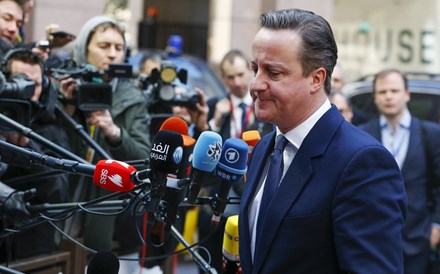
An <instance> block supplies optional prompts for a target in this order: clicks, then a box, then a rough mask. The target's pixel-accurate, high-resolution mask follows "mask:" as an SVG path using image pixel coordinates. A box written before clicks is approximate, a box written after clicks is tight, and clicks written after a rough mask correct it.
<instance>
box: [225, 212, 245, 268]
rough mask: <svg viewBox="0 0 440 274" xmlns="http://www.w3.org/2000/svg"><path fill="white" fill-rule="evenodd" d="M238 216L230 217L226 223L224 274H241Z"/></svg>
mask: <svg viewBox="0 0 440 274" xmlns="http://www.w3.org/2000/svg"><path fill="white" fill-rule="evenodd" d="M238 246H239V238H238V215H234V216H230V217H229V218H228V220H227V221H226V225H225V234H224V236H223V259H222V273H224V274H241V273H242V271H243V270H242V269H241V264H240V254H239V251H238Z"/></svg>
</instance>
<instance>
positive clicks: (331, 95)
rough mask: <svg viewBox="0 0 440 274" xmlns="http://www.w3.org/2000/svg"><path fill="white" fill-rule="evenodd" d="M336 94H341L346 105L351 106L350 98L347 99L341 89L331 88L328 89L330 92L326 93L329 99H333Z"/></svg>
mask: <svg viewBox="0 0 440 274" xmlns="http://www.w3.org/2000/svg"><path fill="white" fill-rule="evenodd" d="M337 95H340V96H342V98H344V100H345V101H346V102H347V105H348V106H349V107H352V105H351V102H350V100H349V99H348V98H347V96H345V94H344V93H343V92H342V91H340V90H337V89H332V90H331V91H330V94H329V95H328V98H329V99H330V101H331V100H333V98H335V97H336V96H337Z"/></svg>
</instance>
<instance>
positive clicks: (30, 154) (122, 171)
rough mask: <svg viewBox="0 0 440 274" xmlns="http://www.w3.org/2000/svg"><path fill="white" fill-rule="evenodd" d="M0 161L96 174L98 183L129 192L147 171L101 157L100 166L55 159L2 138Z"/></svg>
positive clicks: (86, 174) (94, 177)
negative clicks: (136, 180)
mask: <svg viewBox="0 0 440 274" xmlns="http://www.w3.org/2000/svg"><path fill="white" fill-rule="evenodd" d="M0 150H1V153H0V160H1V161H2V162H5V163H9V164H17V163H20V164H22V165H24V166H30V165H42V166H47V167H50V168H53V169H57V170H62V171H65V172H67V173H71V174H81V175H85V176H89V177H93V183H94V184H96V185H97V186H99V187H101V188H104V189H107V190H110V191H117V192H127V191H130V190H132V189H133V188H134V187H135V184H134V183H133V181H134V179H135V178H138V177H142V176H139V175H140V174H143V173H144V172H143V171H140V172H138V171H136V169H135V168H134V167H132V166H130V165H128V164H126V163H124V162H120V161H116V160H100V161H99V162H98V163H97V164H96V166H94V165H88V164H82V163H79V162H76V161H73V160H67V159H60V158H55V157H52V156H49V155H46V154H42V153H38V152H35V151H31V150H28V149H25V148H22V147H19V146H16V145H13V144H10V143H8V142H5V141H2V140H0Z"/></svg>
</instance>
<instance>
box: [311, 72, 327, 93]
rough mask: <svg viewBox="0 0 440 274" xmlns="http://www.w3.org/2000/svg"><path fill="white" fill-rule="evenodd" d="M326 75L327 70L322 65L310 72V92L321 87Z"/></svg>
mask: <svg viewBox="0 0 440 274" xmlns="http://www.w3.org/2000/svg"><path fill="white" fill-rule="evenodd" d="M326 76H327V72H326V71H325V69H324V68H323V67H320V68H317V69H315V70H314V71H312V72H311V73H310V77H311V80H312V89H311V92H312V93H314V92H317V91H319V90H320V89H321V88H322V87H323V85H324V82H325V78H326Z"/></svg>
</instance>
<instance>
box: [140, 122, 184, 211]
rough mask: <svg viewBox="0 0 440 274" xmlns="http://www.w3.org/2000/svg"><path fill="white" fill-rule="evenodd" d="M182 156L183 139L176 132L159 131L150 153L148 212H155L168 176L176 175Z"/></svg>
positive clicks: (163, 192)
mask: <svg viewBox="0 0 440 274" xmlns="http://www.w3.org/2000/svg"><path fill="white" fill-rule="evenodd" d="M182 155H183V138H182V136H181V134H178V133H176V132H172V131H168V130H162V131H159V132H158V133H157V134H156V136H155V137H154V140H153V145H152V148H151V153H150V167H151V172H152V176H151V178H150V181H151V200H150V203H149V205H148V211H149V212H156V211H157V209H158V207H159V203H160V200H161V199H162V197H163V195H164V194H165V188H166V182H167V176H168V174H176V173H177V171H178V169H179V164H180V162H181V161H182Z"/></svg>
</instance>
